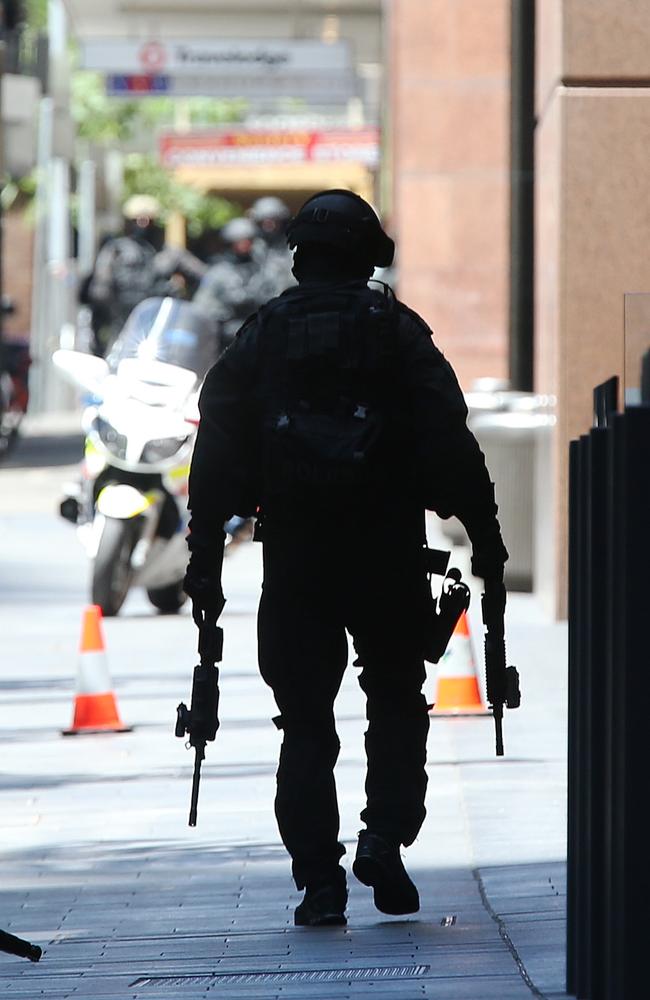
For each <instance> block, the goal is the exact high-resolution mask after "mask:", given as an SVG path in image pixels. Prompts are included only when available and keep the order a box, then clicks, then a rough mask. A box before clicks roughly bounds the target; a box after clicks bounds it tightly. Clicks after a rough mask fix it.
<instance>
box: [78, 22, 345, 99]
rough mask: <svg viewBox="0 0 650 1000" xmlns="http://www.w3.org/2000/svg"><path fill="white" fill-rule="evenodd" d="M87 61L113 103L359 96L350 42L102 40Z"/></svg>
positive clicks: (87, 48) (86, 49)
mask: <svg viewBox="0 0 650 1000" xmlns="http://www.w3.org/2000/svg"><path fill="white" fill-rule="evenodd" d="M80 60H81V66H82V67H83V68H84V69H90V70H95V71H97V72H100V73H103V74H104V75H105V77H106V83H107V90H108V92H109V93H111V94H114V95H119V94H121V93H124V94H128V93H136V92H137V93H140V94H146V93H151V94H156V93H167V94H169V95H170V96H178V97H181V96H183V97H189V96H193V95H205V96H222V97H233V96H239V97H247V98H251V99H255V98H262V99H264V98H269V97H298V98H304V99H307V100H310V101H319V102H322V103H331V102H332V101H339V100H346V99H347V98H349V97H351V96H354V93H355V92H356V74H355V72H354V68H353V63H352V58H351V53H350V47H349V45H348V44H347V43H346V42H344V41H342V42H332V43H325V42H321V41H317V40H309V39H286V40H285V39H264V40H259V41H256V40H251V39H231V38H227V39H210V38H208V39H205V40H202V39H197V38H192V39H145V40H141V39H140V40H138V39H130V38H101V39H99V38H96V39H86V40H85V41H83V42H82V44H81V53H80ZM147 81H149V83H150V86H149V87H147V86H146V82H147ZM161 81H164V83H162V82H161Z"/></svg>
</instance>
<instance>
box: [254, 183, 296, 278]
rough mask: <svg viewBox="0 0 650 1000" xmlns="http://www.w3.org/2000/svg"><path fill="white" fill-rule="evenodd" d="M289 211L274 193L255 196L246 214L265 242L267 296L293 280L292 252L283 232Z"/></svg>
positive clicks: (264, 259)
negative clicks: (261, 196)
mask: <svg viewBox="0 0 650 1000" xmlns="http://www.w3.org/2000/svg"><path fill="white" fill-rule="evenodd" d="M290 215H291V213H290V211H289V208H288V206H287V205H285V203H284V202H283V201H282V199H281V198H277V197H276V196H275V195H265V196H264V197H263V198H258V199H257V200H256V201H254V202H253V204H252V205H251V207H250V208H249V210H248V217H249V218H250V219H252V220H253V222H254V223H255V225H256V226H257V230H258V234H259V238H260V240H261V242H262V243H263V246H264V254H263V258H262V261H261V270H262V274H263V277H264V285H265V288H266V289H267V290H268V293H269V298H270V297H271V296H272V295H280V294H281V293H282V292H283V291H284V290H285V289H286V288H289V287H290V286H291V285H294V284H295V278H294V277H293V274H292V271H291V266H292V263H293V260H292V254H291V251H290V249H289V247H288V246H287V235H286V234H287V224H288V222H289V217H290Z"/></svg>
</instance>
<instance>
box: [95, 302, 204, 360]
mask: <svg viewBox="0 0 650 1000" xmlns="http://www.w3.org/2000/svg"><path fill="white" fill-rule="evenodd" d="M126 359H136V360H138V361H161V362H163V363H164V364H167V365H175V366H176V367H178V368H186V369H187V370H188V371H192V372H194V373H195V374H196V375H197V376H198V377H199V378H203V376H204V375H205V373H206V372H207V371H208V369H209V368H210V367H211V366H212V365H213V364H214V362H215V361H216V359H217V344H216V339H215V336H214V333H213V332H211V330H210V327H209V325H208V323H207V322H206V320H205V318H203V317H202V315H201V313H200V312H198V311H197V309H196V307H195V306H193V305H192V303H191V302H183V301H182V300H179V299H171V298H164V299H161V298H152V299H145V300H144V302H141V303H140V304H139V305H137V306H136V307H135V309H134V310H133V312H132V313H131V315H130V316H129V318H128V319H127V321H126V323H125V324H124V328H123V329H122V332H121V333H120V335H119V336H118V337H117V339H116V341H115V343H114V344H113V346H112V348H111V350H110V353H109V354H108V356H107V358H106V361H107V363H108V366H109V369H110V371H111V372H116V371H117V368H118V365H119V364H120V362H121V361H124V360H126Z"/></svg>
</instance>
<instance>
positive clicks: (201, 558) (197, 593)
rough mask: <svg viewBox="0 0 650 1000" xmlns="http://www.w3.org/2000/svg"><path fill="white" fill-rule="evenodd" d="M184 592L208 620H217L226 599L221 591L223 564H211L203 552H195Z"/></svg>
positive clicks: (186, 574) (185, 580)
mask: <svg viewBox="0 0 650 1000" xmlns="http://www.w3.org/2000/svg"><path fill="white" fill-rule="evenodd" d="M183 590H184V591H185V593H186V594H187V596H188V597H189V598H190V599H191V601H192V604H193V605H194V607H195V608H198V609H200V610H201V611H202V612H203V614H204V616H205V617H206V618H210V619H213V620H214V621H216V620H217V618H218V617H219V615H220V614H221V612H222V611H223V609H224V605H225V603H226V599H225V597H224V596H223V591H222V589H221V562H220V561H216V562H212V564H210V563H209V562H208V561H207V560H206V558H205V554H204V553H203V552H199V551H197V552H193V553H192V555H191V556H190V561H189V563H188V565H187V571H186V573H185V579H184V580H183Z"/></svg>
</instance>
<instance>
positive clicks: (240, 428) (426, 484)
mask: <svg viewBox="0 0 650 1000" xmlns="http://www.w3.org/2000/svg"><path fill="white" fill-rule="evenodd" d="M362 289H363V290H364V291H365V286H364V285H360V291H361V290H362ZM309 291H310V286H309V285H307V284H305V283H303V284H302V285H301V286H300V287H299V288H292V289H289V290H288V291H286V292H284V293H283V295H282V296H280V300H279V301H284V302H288V301H289V302H290V301H291V297H295V296H300V297H301V300H304V301H306V302H307V303H308V301H309V300H308V295H309ZM313 291H314V294H315V295H322V294H323V292H324V291H326V284H325V283H313ZM366 294H367V293H366ZM375 294H376V295H377V296H378V297H379V298H378V301H381V300H382V296H381V295H380V293H378V292H377V293H375ZM306 296H307V298H305V297H306ZM305 308H308V306H307V305H306V306H305ZM391 329H392V337H394V342H393V345H392V352H393V364H392V369H391V370H393V371H394V387H395V393H396V394H398V397H399V407H400V422H401V424H402V426H403V427H405V428H406V430H407V433H408V447H409V450H410V454H411V461H412V463H413V464H414V466H415V468H416V470H417V503H419V504H420V506H421V508H422V509H424V508H425V507H426V508H428V509H430V510H434V511H436V512H437V513H439V514H441V515H442V516H445V517H446V516H450V515H452V514H454V515H456V516H457V517H459V519H460V520H461V521H462V522H463V524H464V525H465V527H466V529H467V532H468V534H469V537H470V540H471V541H472V544H473V545H474V547H476V546H477V545H480V544H481V542H482V540H483V539H485V538H487V537H494V536H495V535H496V536H498V535H499V526H498V521H497V517H496V514H497V508H496V504H495V502H494V489H493V486H492V483H491V482H490V477H489V474H488V471H487V469H486V465H485V460H484V456H483V453H482V452H481V450H480V448H479V445H478V443H477V441H476V438H475V437H474V435H473V434H472V433H471V431H470V430H469V428H468V427H467V407H466V405H465V400H464V398H463V394H462V392H461V389H460V386H459V384H458V381H457V379H456V376H455V374H454V371H453V369H452V367H451V365H450V364H449V363H448V361H447V360H446V359H445V357H444V356H443V354H442V353H441V352H440V351H439V350H438V348H437V347H436V346H435V344H434V343H433V339H432V333H431V330H430V329H429V327H428V326H427V324H426V323H425V322H424V320H422V319H421V317H420V316H418V315H417V313H415V312H413V311H412V310H410V309H408V308H407V307H406V306H404V305H403V304H402V303H400V302H397V301H394V307H393V310H392V319H391ZM266 333H267V331H266V329H265V324H264V323H261V322H259V320H258V314H255V315H254V316H252V317H250V318H249V320H247V321H246V322H245V323H244V325H243V326H242V328H241V329H240V331H239V333H238V335H237V337H236V339H235V341H234V342H233V344H232V345H231V346H230V347H229V348H228V350H227V351H226V352H225V353H224V354H223V355H222V357H221V358H220V359H219V361H218V362H217V363H216V364H215V365H214V367H213V368H212V369H211V370H210V372H209V373H208V375H207V377H206V380H205V383H204V386H203V389H202V392H201V396H200V401H199V409H200V413H201V422H200V426H199V431H198V435H197V441H196V445H195V449H194V455H193V459H192V466H191V474H190V484H189V507H190V510H191V512H192V520H191V534H190V540H189V544H190V548H191V549H192V550H193V551H194V550H196V549H205V550H209V549H212V548H213V547H214V546H215V545H217V544H218V543H219V542H220V540H221V538H222V531H221V528H222V525H223V523H224V521H225V520H226V519H227V518H228V517H229V516H231V515H232V514H233V513H239V514H242V515H248V514H251V513H253V512H254V510H255V507H256V506H257V505H258V504H259V503H260V502H261V501H262V493H263V483H262V474H261V468H260V463H261V445H260V435H261V428H260V426H259V423H260V412H259V405H258V394H257V392H256V389H257V387H258V386H259V384H260V379H261V366H262V365H263V364H264V359H265V357H268V355H267V354H266V351H268V350H272V345H270V346H268V345H265V347H264V350H262V344H261V341H262V338H263V337H264V336H265V334H266ZM401 488H402V483H401V481H400V480H399V478H398V479H397V480H396V482H395V483H394V486H393V490H392V496H391V497H390V498H388V506H389V507H390V505H391V504H395V503H397V504H399V502H400V489H401ZM404 488H405V489H408V491H409V494H410V495H409V497H408V498H405V499H408V502H409V503H411V504H412V502H413V490H412V485H409V486H408V487H406V486H404Z"/></svg>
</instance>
